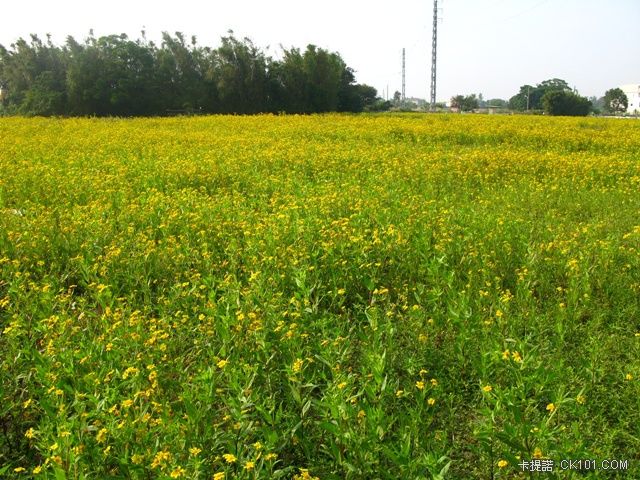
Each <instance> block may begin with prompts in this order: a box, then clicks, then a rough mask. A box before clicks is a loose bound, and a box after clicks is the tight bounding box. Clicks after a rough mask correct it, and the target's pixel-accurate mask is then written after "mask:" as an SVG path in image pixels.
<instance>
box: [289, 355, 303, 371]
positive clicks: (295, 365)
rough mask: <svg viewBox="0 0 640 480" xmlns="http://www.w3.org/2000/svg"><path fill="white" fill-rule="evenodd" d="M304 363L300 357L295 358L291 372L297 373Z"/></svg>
mask: <svg viewBox="0 0 640 480" xmlns="http://www.w3.org/2000/svg"><path fill="white" fill-rule="evenodd" d="M303 365H304V360H302V359H301V358H298V359H296V361H295V362H293V366H292V367H291V370H292V371H293V373H298V372H299V371H300V370H302V366H303Z"/></svg>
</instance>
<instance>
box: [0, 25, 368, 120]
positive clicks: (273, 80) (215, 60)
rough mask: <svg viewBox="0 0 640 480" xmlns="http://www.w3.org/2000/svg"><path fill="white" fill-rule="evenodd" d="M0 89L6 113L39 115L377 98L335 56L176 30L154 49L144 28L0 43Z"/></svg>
mask: <svg viewBox="0 0 640 480" xmlns="http://www.w3.org/2000/svg"><path fill="white" fill-rule="evenodd" d="M0 85H2V89H3V98H2V99H1V100H2V106H3V110H4V112H15V113H21V114H24V115H46V116H49V115H98V116H106V115H117V116H145V115H165V114H167V113H169V114H171V113H183V112H187V113H192V112H200V113H247V114H252V113H260V112H291V113H314V112H330V111H350V112H359V111H362V110H364V109H365V108H369V107H370V106H371V105H373V104H374V103H375V101H376V99H377V93H376V91H375V89H373V88H372V87H369V86H367V85H360V84H356V82H355V76H354V74H353V70H352V69H351V68H349V67H348V66H347V65H346V64H345V62H344V61H343V60H342V58H341V57H340V55H339V54H338V53H335V52H329V51H327V50H325V49H322V48H318V47H316V46H314V45H309V46H308V47H307V49H306V50H305V51H304V53H301V52H300V51H299V50H297V49H291V50H288V51H287V50H285V51H284V58H283V59H282V60H281V61H275V60H273V59H271V58H269V57H267V56H266V55H265V54H264V52H262V51H261V50H260V49H259V48H258V47H256V46H255V45H254V44H253V43H252V42H251V40H249V39H248V38H245V39H242V40H239V39H237V38H235V37H234V36H233V32H229V35H228V36H226V37H223V38H222V41H221V45H220V46H219V47H218V48H216V49H212V48H209V47H202V46H200V45H198V43H197V40H196V38H195V37H192V38H191V40H190V41H187V39H186V38H185V36H184V35H183V34H182V33H180V32H176V33H175V35H170V34H168V33H167V32H164V33H163V35H162V42H161V44H160V46H157V45H155V44H154V43H153V42H148V41H147V40H146V38H145V36H144V32H143V38H142V40H140V39H139V40H130V39H129V38H127V36H126V35H109V36H104V37H100V38H95V37H94V36H93V34H90V35H89V37H88V38H87V39H85V41H84V42H82V43H80V42H77V41H76V40H75V39H74V38H73V37H68V38H67V41H66V43H65V45H64V46H63V47H57V46H55V45H53V44H52V43H51V41H50V39H49V40H48V41H47V43H43V42H42V41H41V40H40V39H39V38H38V37H36V36H32V38H31V42H30V43H28V42H26V41H25V40H23V39H20V40H18V41H17V42H16V43H15V44H13V45H11V48H10V49H9V50H7V49H6V48H4V47H2V46H0ZM5 92H6V93H5Z"/></svg>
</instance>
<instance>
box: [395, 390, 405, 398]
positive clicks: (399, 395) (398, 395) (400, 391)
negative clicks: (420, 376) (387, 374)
mask: <svg viewBox="0 0 640 480" xmlns="http://www.w3.org/2000/svg"><path fill="white" fill-rule="evenodd" d="M403 393H404V390H398V391H397V392H396V397H398V398H400V397H401V396H402V394H403Z"/></svg>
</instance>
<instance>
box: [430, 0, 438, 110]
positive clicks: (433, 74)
mask: <svg viewBox="0 0 640 480" xmlns="http://www.w3.org/2000/svg"><path fill="white" fill-rule="evenodd" d="M437 59H438V0H433V36H432V38H431V110H435V109H436V62H437Z"/></svg>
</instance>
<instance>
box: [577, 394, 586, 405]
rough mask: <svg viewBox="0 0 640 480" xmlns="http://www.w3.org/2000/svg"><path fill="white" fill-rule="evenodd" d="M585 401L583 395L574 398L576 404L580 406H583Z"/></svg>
mask: <svg viewBox="0 0 640 480" xmlns="http://www.w3.org/2000/svg"><path fill="white" fill-rule="evenodd" d="M586 401H587V398H586V397H585V396H584V395H578V396H577V397H576V402H578V403H579V404H580V405H584V403H585V402H586Z"/></svg>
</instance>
